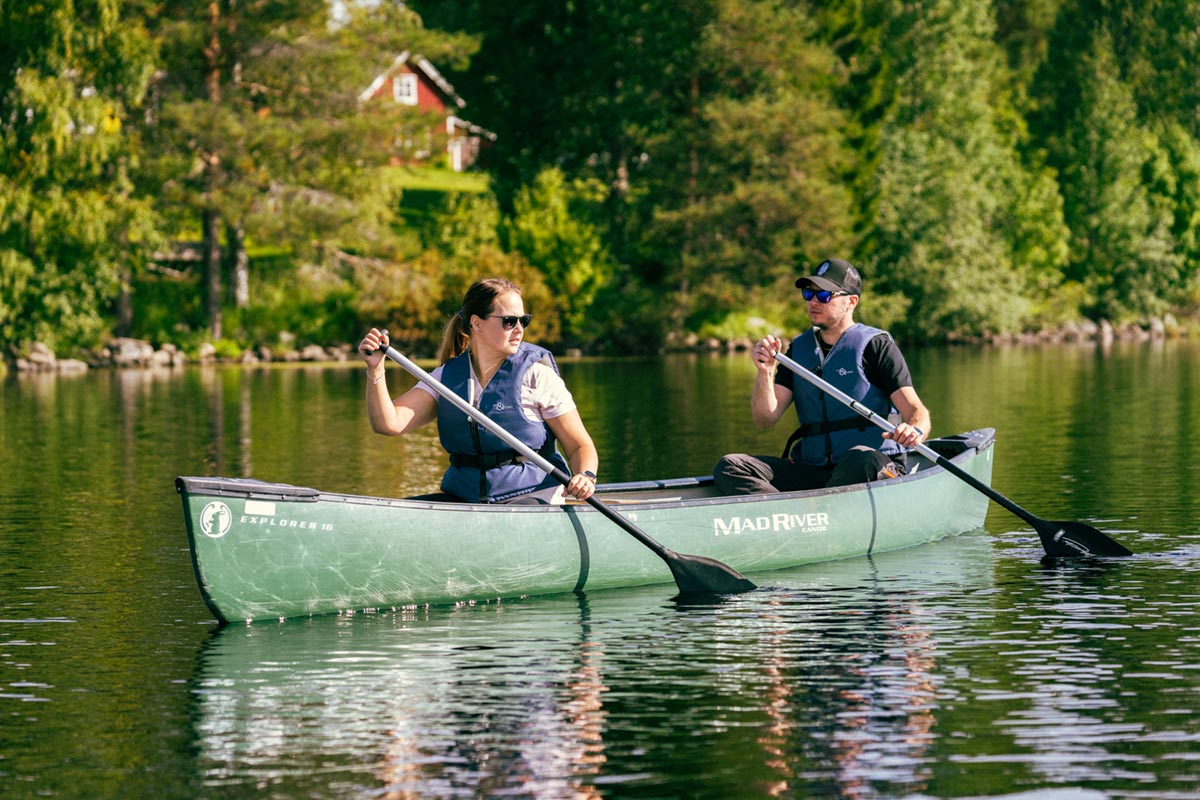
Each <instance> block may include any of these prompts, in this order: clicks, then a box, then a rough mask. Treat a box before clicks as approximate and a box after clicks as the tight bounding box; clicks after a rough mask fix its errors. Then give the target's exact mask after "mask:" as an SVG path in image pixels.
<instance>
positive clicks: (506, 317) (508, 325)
mask: <svg viewBox="0 0 1200 800" xmlns="http://www.w3.org/2000/svg"><path fill="white" fill-rule="evenodd" d="M492 317H495V318H496V319H498V320H500V324H501V325H503V326H504V330H506V331H511V330H512V329H513V328H515V327H517V323H518V322H519V323H521V327H522V328H528V327H529V323H531V322H533V314H522V315H521V316H519V317H516V316H512V315H511V314H488V315H487V316H486V317H484V319H491V318H492Z"/></svg>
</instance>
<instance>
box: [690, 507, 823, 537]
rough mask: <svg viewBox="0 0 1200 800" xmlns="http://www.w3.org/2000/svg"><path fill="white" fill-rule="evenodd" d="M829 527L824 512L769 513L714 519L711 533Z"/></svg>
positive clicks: (726, 534)
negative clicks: (756, 515) (759, 515)
mask: <svg viewBox="0 0 1200 800" xmlns="http://www.w3.org/2000/svg"><path fill="white" fill-rule="evenodd" d="M828 528H829V515H828V514H826V513H824V512H819V513H812V514H783V513H780V514H770V515H766V516H761V517H730V518H729V519H714V520H713V533H714V534H715V535H717V536H729V535H731V534H732V535H734V536H736V535H738V534H742V533H760V532H763V531H767V532H770V533H780V532H784V531H797V532H799V533H816V532H817V531H823V530H826V529H828Z"/></svg>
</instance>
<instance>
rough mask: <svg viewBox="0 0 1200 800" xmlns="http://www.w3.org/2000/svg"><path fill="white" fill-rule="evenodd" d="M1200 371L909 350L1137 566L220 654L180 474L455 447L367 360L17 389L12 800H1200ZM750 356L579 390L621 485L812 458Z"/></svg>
mask: <svg viewBox="0 0 1200 800" xmlns="http://www.w3.org/2000/svg"><path fill="white" fill-rule="evenodd" d="M1198 351H1200V344H1198V343H1196V342H1168V343H1166V344H1165V345H1164V346H1161V347H1159V346H1155V347H1150V346H1145V347H1142V346H1132V345H1125V344H1123V343H1116V344H1115V345H1114V346H1113V347H1111V348H1109V349H1107V350H1104V349H1101V348H1036V349H1035V348H989V349H984V350H977V349H974V348H925V349H917V350H914V351H912V352H911V353H909V361H910V366H911V367H912V369H913V371H914V377H915V379H916V381H917V383H918V384H919V385H920V387H921V392H922V397H923V398H924V399H925V400H926V402H927V403H928V404H929V405H930V406H931V408H934V409H936V418H935V425H936V426H937V429H938V430H939V432H945V431H950V430H965V429H968V428H973V427H978V426H980V425H994V426H995V427H996V428H997V430H998V432H999V438H998V444H997V455H996V465H995V474H994V481H995V484H994V485H995V486H996V488H997V489H998V490H1000V491H1001V492H1002V493H1004V494H1005V495H1006V496H1009V497H1011V498H1012V499H1013V500H1014V501H1016V502H1018V503H1020V504H1021V505H1022V506H1024V507H1026V508H1028V509H1030V511H1032V512H1033V513H1036V514H1039V515H1043V516H1045V517H1047V518H1055V519H1079V520H1082V521H1085V522H1088V523H1089V524H1094V525H1096V526H1097V527H1099V528H1101V529H1102V530H1104V531H1105V532H1106V533H1110V534H1112V535H1114V536H1115V538H1118V539H1120V540H1121V541H1122V542H1123V543H1125V544H1128V545H1129V546H1130V547H1131V548H1132V549H1133V550H1134V551H1135V552H1136V553H1137V555H1136V556H1134V557H1133V558H1130V559H1124V560H1121V561H1120V562H1119V563H1114V562H1108V563H1091V564H1088V563H1083V562H1079V563H1074V564H1065V563H1064V564H1058V565H1055V566H1052V567H1042V566H1040V565H1039V564H1038V559H1039V558H1040V556H1041V552H1042V550H1041V547H1040V545H1039V543H1038V540H1037V537H1036V535H1034V534H1033V533H1032V532H1031V531H1029V530H1028V527H1027V526H1025V525H1024V523H1023V522H1021V521H1020V520H1018V519H1016V518H1015V517H1013V516H1012V515H1011V514H1009V513H1008V512H1005V511H1002V510H999V509H994V510H993V513H992V514H990V515H989V520H988V526H987V528H988V531H989V533H987V534H983V533H976V534H969V535H966V536H962V537H957V538H955V539H953V540H949V541H947V542H943V543H938V544H935V545H930V546H928V547H922V548H919V549H917V550H914V551H911V552H909V553H896V554H887V555H885V556H880V557H878V558H877V559H876V560H875V561H874V564H872V563H871V562H869V561H866V560H859V561H857V562H846V563H843V564H830V565H821V566H820V567H818V568H810V569H805V570H796V571H793V572H789V573H785V574H782V575H777V576H766V577H768V578H771V579H770V580H766V581H764V580H761V579H760V578H761V577H763V576H756V582H759V583H760V585H763V586H767V587H769V588H768V590H765V591H762V592H755V593H753V594H751V595H747V596H742V597H739V598H736V599H734V600H732V601H731V602H728V603H722V604H719V605H715V606H709V607H684V606H676V605H674V604H671V603H665V602H664V601H663V597H662V593H661V592H660V591H659V590H657V589H656V590H647V591H645V592H638V591H631V592H598V593H594V594H592V595H589V596H588V597H587V598H585V600H586V602H585V603H584V604H582V605H581V603H580V601H579V600H577V599H576V598H574V597H565V598H547V599H546V600H544V601H542V600H539V601H536V602H534V601H529V602H522V603H508V604H504V605H502V606H476V607H465V608H461V609H437V610H435V609H430V610H423V611H420V612H413V613H410V614H408V615H396V616H393V615H386V616H385V615H380V616H364V615H359V616H356V617H349V618H329V619H323V620H311V621H297V622H296V623H288V624H285V625H274V624H267V625H256V626H255V627H253V628H251V629H246V628H231V629H229V630H224V631H220V632H217V633H216V634H215V635H210V628H211V627H212V625H213V623H212V619H211V616H210V614H209V612H208V610H207V609H206V608H205V606H204V604H203V603H202V602H201V599H200V597H199V593H198V591H197V588H196V582H195V578H194V576H193V574H192V568H191V564H190V561H189V558H188V553H187V547H186V542H185V536H184V531H183V525H182V520H181V517H180V510H179V500H178V497H177V496H176V495H175V493H174V491H173V486H172V479H173V478H174V476H176V475H181V474H205V473H212V474H215V473H217V472H218V471H219V472H221V473H224V474H227V475H230V476H231V477H239V476H238V475H237V473H239V472H243V473H245V475H242V476H241V477H257V478H262V479H266V480H284V481H287V482H291V483H297V484H303V485H311V486H316V487H318V488H321V489H328V490H331V491H348V492H358V493H363V494H371V495H389V494H391V495H395V494H411V493H416V492H420V491H425V490H427V489H428V488H429V487H431V486H436V484H437V481H438V479H439V477H440V475H441V472H442V470H443V469H444V466H445V456H444V453H443V452H442V451H441V448H440V447H439V446H438V443H437V438H436V432H435V431H434V430H433V429H432V428H430V429H429V430H428V431H427V432H426V431H422V432H421V434H420V435H418V436H413V437H404V439H403V440H400V441H397V440H394V439H389V438H386V437H378V436H373V435H372V434H371V433H370V431H369V427H368V426H367V425H366V422H365V420H364V417H363V414H362V377H361V373H360V371H359V370H358V369H357V368H351V365H347V366H346V367H345V368H341V367H313V366H304V365H282V364H280V365H270V366H264V367H258V368H250V369H242V368H224V367H221V368H212V369H201V368H188V369H185V370H182V371H146V372H142V371H125V372H121V371H96V372H93V373H90V374H88V375H86V376H51V375H42V376H22V377H16V376H12V375H10V376H9V378H8V379H5V380H3V381H0V396H2V402H0V453H2V454H3V458H0V612H2V613H0V714H3V719H4V722H3V724H2V725H0V795H2V796H5V797H9V796H13V797H31V796H35V795H36V796H62V797H85V796H86V797H108V796H113V795H114V794H116V793H118V792H119V793H120V794H122V795H124V796H129V797H155V798H159V797H163V798H176V797H178V798H193V797H222V798H225V797H232V798H239V797H247V798H250V797H254V798H258V797H272V796H273V797H280V798H283V797H287V798H292V797H299V796H304V797H361V796H376V795H379V794H381V793H384V792H390V793H391V794H392V796H396V797H403V796H406V793H407V796H417V795H422V796H436V795H439V794H440V795H441V796H471V797H474V796H479V795H480V794H482V792H481V791H480V790H479V789H478V787H479V786H483V785H486V786H487V787H488V791H489V792H493V793H496V794H501V793H507V794H510V795H515V796H520V797H531V796H543V797H547V796H571V795H572V794H574V795H585V796H586V795H604V796H609V797H611V796H623V797H629V796H640V797H650V796H654V797H668V796H670V797H711V798H722V800H725V798H728V797H746V796H771V795H774V796H779V797H805V796H811V797H826V796H838V795H840V796H843V797H862V798H866V797H883V796H887V797H900V796H909V795H911V796H922V797H941V798H950V797H983V796H997V795H1006V794H1012V793H1015V792H1026V793H1030V794H1036V796H1038V797H1039V798H1040V797H1047V796H1053V795H1054V793H1055V792H1056V791H1059V790H1061V791H1062V792H1064V793H1070V796H1071V797H1072V798H1074V797H1078V796H1085V794H1086V792H1087V791H1089V790H1095V791H1098V792H1102V793H1103V795H1104V796H1105V797H1108V798H1113V799H1114V800H1115V799H1116V798H1122V799H1123V798H1130V800H1135V799H1136V800H1142V799H1143V798H1148V797H1154V798H1156V800H1157V798H1183V797H1188V798H1194V797H1195V796H1196V786H1197V780H1198V779H1197V775H1198V773H1200V770H1198V766H1197V765H1198V764H1200V762H1198V761H1197V756H1196V753H1197V752H1200V713H1197V711H1196V697H1197V691H1198V688H1200V589H1198V588H1197V581H1196V575H1197V573H1198V572H1200V530H1198V529H1197V526H1196V519H1197V516H1198V515H1200V461H1198V460H1197V459H1196V458H1195V457H1194V453H1195V452H1197V450H1198V449H1200V422H1197V420H1200V416H1197V415H1196V413H1195V409H1196V407H1197V398H1200V366H1198V365H1200V359H1198V358H1197V354H1198ZM747 361H748V360H747V359H745V358H733V359H730V358H724V357H685V358H675V357H665V358H661V359H657V358H656V359H631V360H628V361H624V360H622V361H616V362H614V361H587V360H585V361H570V360H567V361H566V362H565V363H564V365H563V368H564V371H565V372H567V373H568V382H569V383H570V385H571V386H572V389H573V391H575V392H576V396H577V400H578V401H579V403H580V405H581V410H582V411H583V412H584V415H585V417H586V418H587V419H588V421H589V429H591V430H592V432H593V435H594V436H595V437H596V439H597V444H598V446H599V447H600V449H601V461H602V465H603V466H602V469H603V470H604V476H605V478H606V479H612V480H623V479H629V480H633V479H638V478H645V477H647V476H651V475H654V476H676V475H689V474H700V473H701V472H703V471H705V470H706V469H708V468H711V465H712V463H713V461H714V459H715V455H716V454H719V453H721V452H725V451H730V450H735V449H743V448H753V449H759V448H761V449H762V451H763V452H773V451H775V450H776V449H777V448H778V447H779V445H780V443H779V440H778V437H779V435H780V434H779V433H778V432H777V431H770V432H765V433H763V432H758V431H756V430H754V428H753V425H752V423H751V422H750V420H749V418H748V414H747V413H746V410H745V409H746V402H747V394H746V393H747V391H748V388H749V386H750V384H751V381H752V377H753V375H752V367H751V366H750V365H749V364H748V363H747ZM393 380H394V381H395V388H396V389H397V390H399V389H401V388H403V382H404V377H403V376H401V375H399V374H398V371H397V372H394V373H393V377H392V378H389V383H391V382H392V381H393ZM664 397H667V398H668V399H669V402H670V404H671V407H672V408H674V409H677V410H679V411H680V413H678V414H675V415H673V416H672V417H671V418H670V419H669V420H667V421H666V423H664V418H663V416H662V413H661V409H662V402H663V398H664ZM1131 419H1132V420H1136V421H1137V424H1134V425H1130V424H1129V420H1131ZM1114 431H1119V433H1114ZM913 513H915V514H919V513H920V509H919V508H914V510H913ZM81 731H82V732H86V735H82V734H81ZM115 787H116V788H115Z"/></svg>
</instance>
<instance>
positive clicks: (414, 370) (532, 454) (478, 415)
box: [384, 346, 675, 559]
mask: <svg viewBox="0 0 1200 800" xmlns="http://www.w3.org/2000/svg"><path fill="white" fill-rule="evenodd" d="M384 353H385V355H387V357H388V358H390V359H391V360H392V361H395V362H396V363H397V364H399V365H400V366H402V367H404V369H405V370H406V371H407V372H408V373H409V374H411V375H412V376H413V377H414V378H416V379H418V380H420V381H423V382H424V383H425V385H426V386H428V387H429V388H431V389H433V390H434V391H435V392H437V393H438V394H439V395H440V396H441V397H442V398H444V399H445V400H447V401H448V402H450V403H451V404H452V405H453V406H454V407H455V408H457V409H458V410H459V411H461V412H463V413H464V414H466V415H467V416H468V417H470V418H471V419H473V420H475V421H476V422H478V423H479V424H480V425H482V426H483V427H485V428H487V429H488V430H489V431H491V432H492V433H493V434H494V435H495V436H496V437H497V438H499V439H500V440H501V441H502V442H504V443H505V444H506V445H508V446H509V447H511V448H512V449H513V450H516V451H517V452H518V453H519V454H520V455H521V456H522V457H523V458H526V459H528V460H529V461H532V462H533V463H534V464H536V465H537V466H538V467H539V468H540V469H542V470H543V471H544V472H546V473H547V474H549V475H550V476H551V477H553V478H554V479H555V480H556V481H558V482H559V483H561V484H562V485H563V486H566V485H567V484H568V483H570V482H571V476H570V475H568V474H567V473H565V472H563V471H562V470H561V469H559V468H558V467H556V466H554V464H552V463H550V462H549V461H548V460H546V459H545V458H543V457H542V456H541V455H540V454H539V453H538V452H537V451H536V450H534V449H533V448H532V447H530V446H529V445H527V444H525V443H524V442H522V441H521V440H520V439H518V438H517V437H515V436H513V435H512V434H511V433H509V432H508V431H506V430H505V429H504V428H502V427H500V425H498V424H497V423H496V422H495V421H494V420H492V418H491V417H489V416H488V415H487V414H484V413H483V412H482V411H480V410H479V409H478V408H476V407H475V406H473V405H471V404H470V403H468V402H467V401H466V400H464V399H462V398H461V397H459V396H458V395H457V394H455V393H454V392H453V391H451V390H450V388H449V387H447V386H445V385H444V384H442V383H441V382H440V381H438V380H437V379H436V378H434V377H433V376H432V375H430V374H429V373H428V372H426V371H425V370H423V369H421V368H420V367H419V366H417V365H416V364H414V363H413V362H412V361H410V360H409V359H408V357H407V356H405V355H404V354H403V353H401V352H400V351H398V350H397V349H396V348H394V347H391V346H388V348H387V349H386V350H385V351H384ZM587 504H588V505H590V506H591V507H592V508H594V509H596V510H597V511H599V512H600V513H601V514H603V515H604V516H606V517H608V518H609V519H610V520H612V521H613V522H615V523H616V524H617V525H620V526H621V527H622V528H623V529H624V530H625V532H626V533H629V534H630V535H632V536H633V537H634V538H636V539H637V540H638V541H639V542H641V543H642V544H644V545H646V547H649V548H650V549H651V550H653V551H654V553H655V554H656V555H658V556H659V557H660V558H663V559H670V558H671V557H672V556H674V555H675V553H674V552H673V551H671V550H669V549H668V548H666V547H663V546H662V545H661V544H659V543H658V542H656V541H655V540H654V539H652V538H650V535H649V534H647V533H645V532H644V531H643V530H642V529H641V528H639V527H637V526H636V525H634V524H633V523H632V522H630V521H629V520H627V519H625V518H624V517H622V516H621V515H620V514H618V513H617V512H616V511H613V510H612V509H611V508H609V507H608V506H606V505H605V504H604V503H602V502H600V501H599V500H597V499H596V497H595V496H594V495H593V496H591V497H589V498H587Z"/></svg>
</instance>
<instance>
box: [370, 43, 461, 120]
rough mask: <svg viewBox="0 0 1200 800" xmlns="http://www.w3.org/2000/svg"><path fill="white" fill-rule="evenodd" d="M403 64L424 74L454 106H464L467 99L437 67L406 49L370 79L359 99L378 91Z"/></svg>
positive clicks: (371, 95)
mask: <svg viewBox="0 0 1200 800" xmlns="http://www.w3.org/2000/svg"><path fill="white" fill-rule="evenodd" d="M405 64H409V65H410V66H411V67H412V69H413V70H414V71H420V72H421V73H422V74H424V75H425V77H426V78H428V79H429V80H430V81H432V82H433V85H434V86H436V87H438V89H439V90H440V91H441V92H442V94H443V95H445V96H446V99H447V100H449V101H450V102H451V103H453V104H454V105H455V106H457V107H459V108H466V106H467V101H466V100H463V99H462V98H461V97H459V96H458V93H457V92H455V91H454V87H453V86H452V85H451V84H450V81H448V80H446V79H445V78H444V77H442V73H440V72H438V71H437V68H436V67H434V66H433V64H430V63H429V61H428V60H427V59H426V58H425V57H424V56H420V55H413V54H412V53H409V51H407V50H405V51H404V52H403V53H401V54H400V55H398V56H396V60H395V61H393V62H392V65H391V66H390V67H388V68H387V69H386V70H384V71H383V72H381V73H380V74H379V75H377V76H376V77H375V80H373V81H371V85H370V86H368V87H367V88H366V89H365V90H363V93H362V94H360V95H359V99H360V100H361V101H363V102H364V103H365V102H366V101H367V100H370V99H371V98H372V97H373V96H374V95H375V93H376V92H378V91H379V89H380V88H381V87H382V86H383V84H384V83H386V82H387V81H388V80H390V79H391V78H392V76H393V75H395V74H396V73H397V72H399V71H400V68H401V67H403V66H404V65H405Z"/></svg>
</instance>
